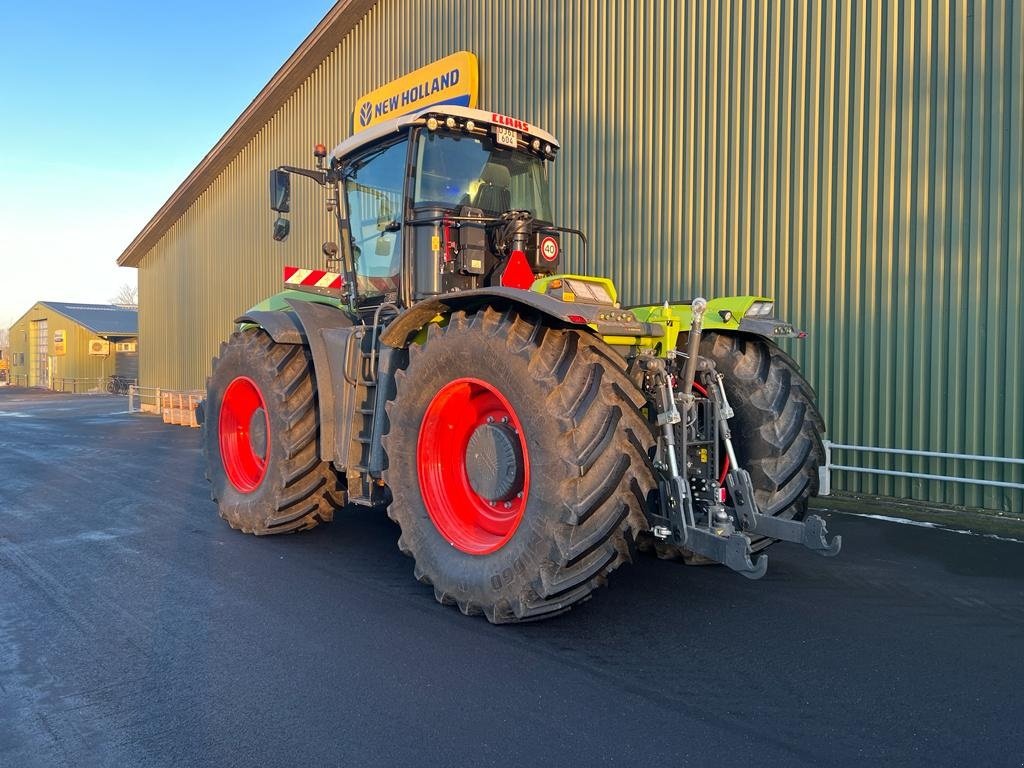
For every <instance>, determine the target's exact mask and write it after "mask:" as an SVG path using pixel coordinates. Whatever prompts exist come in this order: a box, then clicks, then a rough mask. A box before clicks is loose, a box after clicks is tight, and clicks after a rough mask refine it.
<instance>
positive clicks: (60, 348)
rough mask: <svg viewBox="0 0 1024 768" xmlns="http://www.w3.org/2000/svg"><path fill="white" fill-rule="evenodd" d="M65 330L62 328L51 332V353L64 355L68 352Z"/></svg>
mask: <svg viewBox="0 0 1024 768" xmlns="http://www.w3.org/2000/svg"><path fill="white" fill-rule="evenodd" d="M66 339H67V332H66V331H63V330H59V331H54V332H53V354H54V355H58V356H59V355H66V354H67V353H68V344H67V341H66Z"/></svg>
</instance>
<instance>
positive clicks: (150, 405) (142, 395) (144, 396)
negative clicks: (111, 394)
mask: <svg viewBox="0 0 1024 768" xmlns="http://www.w3.org/2000/svg"><path fill="white" fill-rule="evenodd" d="M160 391H161V390H160V387H140V386H139V385H138V384H132V385H131V386H129V387H128V412H129V413H142V412H145V413H160Z"/></svg>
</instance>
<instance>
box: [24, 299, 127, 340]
mask: <svg viewBox="0 0 1024 768" xmlns="http://www.w3.org/2000/svg"><path fill="white" fill-rule="evenodd" d="M39 303H40V304H43V305H44V306H47V307H49V308H50V309H52V310H53V311H55V312H60V313H61V314H62V315H64V316H65V317H67V318H68V319H70V320H73V321H74V322H76V323H78V324H79V325H81V326H84V327H85V328H88V329H89V330H90V331H92V332H93V333H97V334H101V335H102V334H105V335H109V336H135V335H137V334H138V332H139V310H137V309H128V308H126V307H116V306H114V305H113V304H69V303H66V302H63V301H41V302H39Z"/></svg>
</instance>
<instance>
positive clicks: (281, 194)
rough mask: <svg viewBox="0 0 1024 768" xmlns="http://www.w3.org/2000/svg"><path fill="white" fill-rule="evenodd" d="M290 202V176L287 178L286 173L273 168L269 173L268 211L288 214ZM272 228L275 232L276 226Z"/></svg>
mask: <svg viewBox="0 0 1024 768" xmlns="http://www.w3.org/2000/svg"><path fill="white" fill-rule="evenodd" d="M291 200H292V180H291V176H289V174H288V171H283V170H281V169H280V168H275V169H274V170H272V171H271V172H270V210H272V211H277V212H278V213H288V212H289V211H290V210H291ZM279 221H280V219H279ZM274 226H275V231H276V227H277V225H276V224H275V225H274ZM275 239H276V238H275Z"/></svg>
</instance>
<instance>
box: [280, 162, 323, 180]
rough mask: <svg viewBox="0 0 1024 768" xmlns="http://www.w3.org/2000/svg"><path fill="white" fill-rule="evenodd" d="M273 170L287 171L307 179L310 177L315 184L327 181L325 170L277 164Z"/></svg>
mask: <svg viewBox="0 0 1024 768" xmlns="http://www.w3.org/2000/svg"><path fill="white" fill-rule="evenodd" d="M275 170H278V171H287V172H288V173H295V174H298V175H299V176H305V177H306V178H307V179H312V180H313V181H315V182H316V183H317V184H326V183H327V171H314V170H311V169H309V168H296V167H295V166H294V165H279V166H277V168H276V169H275Z"/></svg>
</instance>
